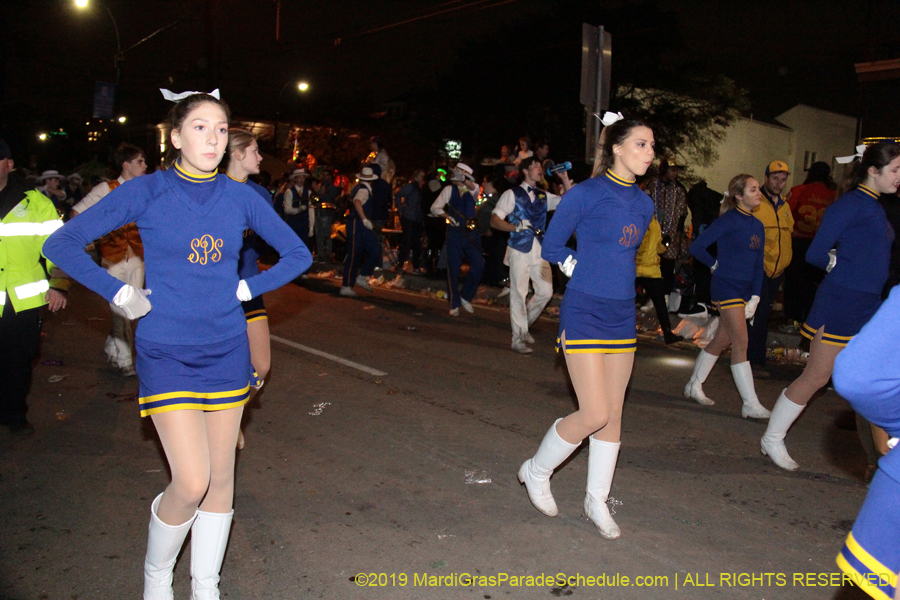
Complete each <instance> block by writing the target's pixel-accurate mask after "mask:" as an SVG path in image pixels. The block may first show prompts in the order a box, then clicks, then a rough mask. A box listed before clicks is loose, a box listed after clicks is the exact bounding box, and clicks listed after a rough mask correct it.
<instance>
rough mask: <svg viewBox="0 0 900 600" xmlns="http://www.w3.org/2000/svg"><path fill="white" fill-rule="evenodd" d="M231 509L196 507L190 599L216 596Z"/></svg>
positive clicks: (192, 542) (211, 599) (214, 597)
mask: <svg viewBox="0 0 900 600" xmlns="http://www.w3.org/2000/svg"><path fill="white" fill-rule="evenodd" d="M233 517H234V511H233V510H232V511H230V512H227V513H211V512H204V511H202V510H198V511H197V520H196V521H194V526H193V527H192V528H191V600H218V598H219V571H221V570H222V559H223V558H224V557H225V548H226V547H227V546H228V535H229V534H230V533H231V520H232V518H233Z"/></svg>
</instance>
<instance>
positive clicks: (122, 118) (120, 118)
mask: <svg viewBox="0 0 900 600" xmlns="http://www.w3.org/2000/svg"><path fill="white" fill-rule="evenodd" d="M127 120H128V119H126V118H125V117H119V123H124V122H125V121H127Z"/></svg>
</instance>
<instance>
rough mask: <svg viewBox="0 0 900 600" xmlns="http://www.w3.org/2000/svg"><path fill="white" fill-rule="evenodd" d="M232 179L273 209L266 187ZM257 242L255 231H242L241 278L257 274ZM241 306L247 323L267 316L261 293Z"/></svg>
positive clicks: (239, 274) (258, 241)
mask: <svg viewBox="0 0 900 600" xmlns="http://www.w3.org/2000/svg"><path fill="white" fill-rule="evenodd" d="M226 175H227V176H228V177H229V178H230V179H234V177H232V176H231V175H228V174H227V173H226ZM234 181H237V182H238V183H245V184H247V186H248V187H249V188H250V189H252V190H253V191H254V192H256V193H257V194H259V195H260V197H261V198H262V199H263V200H265V201H266V202H268V203H269V205H270V206H273V210H274V202H273V200H272V194H270V193H269V191H268V190H267V189H266V188H264V187H263V186H261V185H259V184H258V183H256V182H253V181H250V180H249V179H244V180H243V181H242V180H239V179H234ZM259 244H260V239H259V236H258V235H257V234H256V232H255V231H253V230H252V229H248V230H246V231H245V232H244V245H243V246H242V247H241V257H240V259H239V260H238V276H239V277H240V278H241V279H248V278H250V277H253V276H254V275H257V274H259V265H258V264H257V262H256V261H257V260H258V259H259V251H258V248H259ZM241 306H243V307H244V317H245V318H246V319H247V322H248V323H252V322H254V321H260V320H263V319H268V318H269V315H268V314H267V313H266V305H265V303H264V302H263V295H262V294H260V295H259V296H256V297H254V298H253V299H251V300H247V301H246V302H241Z"/></svg>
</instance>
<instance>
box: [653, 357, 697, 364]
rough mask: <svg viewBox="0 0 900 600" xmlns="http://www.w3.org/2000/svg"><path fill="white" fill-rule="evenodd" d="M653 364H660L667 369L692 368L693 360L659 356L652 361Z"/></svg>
mask: <svg viewBox="0 0 900 600" xmlns="http://www.w3.org/2000/svg"><path fill="white" fill-rule="evenodd" d="M653 360H654V362H658V363H662V364H664V365H666V366H667V367H693V366H694V359H693V358H684V357H680V356H660V357H659V358H655V359H653Z"/></svg>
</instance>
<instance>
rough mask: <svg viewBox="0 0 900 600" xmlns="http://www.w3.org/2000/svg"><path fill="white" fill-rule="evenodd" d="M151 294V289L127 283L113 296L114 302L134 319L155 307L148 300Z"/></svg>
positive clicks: (126, 314) (127, 315)
mask: <svg viewBox="0 0 900 600" xmlns="http://www.w3.org/2000/svg"><path fill="white" fill-rule="evenodd" d="M149 295H150V290H142V289H140V288H136V287H133V286H130V285H128V284H127V283H126V284H125V285H123V286H122V287H121V288H119V291H118V292H116V295H115V296H113V304H115V305H116V306H118V307H119V308H121V309H122V312H123V313H125V316H126V317H128V318H129V319H130V320H132V321H134V320H136V319H140V318H141V317H143V316H144V315H146V314H147V313H148V312H150V311H151V310H152V309H153V306H152V305H151V304H150V301H149V300H147V296H149Z"/></svg>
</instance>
